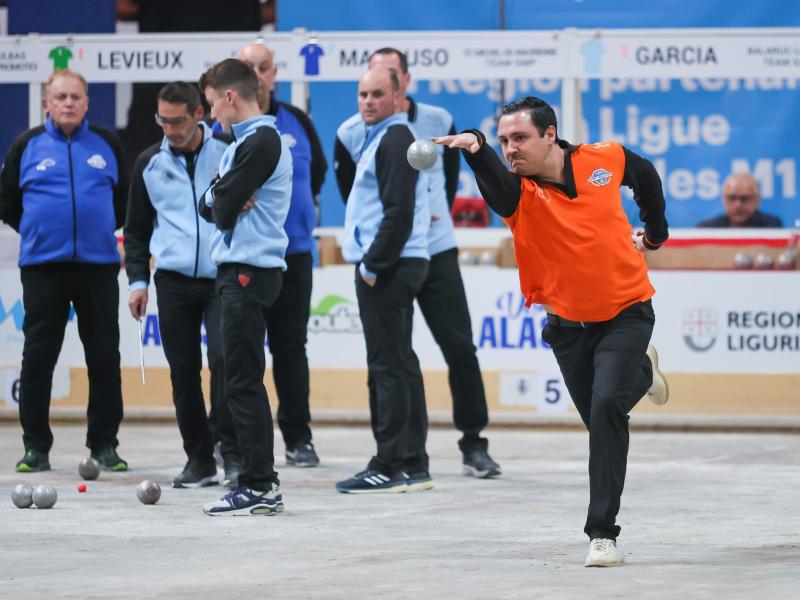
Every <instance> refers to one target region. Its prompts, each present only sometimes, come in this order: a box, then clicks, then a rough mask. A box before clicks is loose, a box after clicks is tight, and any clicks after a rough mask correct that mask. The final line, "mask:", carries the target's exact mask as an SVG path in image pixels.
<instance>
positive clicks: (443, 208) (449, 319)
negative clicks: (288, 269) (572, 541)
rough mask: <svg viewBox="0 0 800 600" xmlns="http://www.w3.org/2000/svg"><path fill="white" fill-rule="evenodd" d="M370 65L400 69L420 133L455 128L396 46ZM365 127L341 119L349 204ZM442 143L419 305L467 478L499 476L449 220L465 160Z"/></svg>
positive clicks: (341, 178) (343, 185) (405, 107)
mask: <svg viewBox="0 0 800 600" xmlns="http://www.w3.org/2000/svg"><path fill="white" fill-rule="evenodd" d="M369 65H370V67H386V68H388V69H393V70H394V71H395V72H396V73H397V77H398V81H399V83H400V106H399V107H398V108H399V110H400V111H402V112H405V113H406V114H407V115H408V121H409V123H410V124H411V126H412V127H413V128H414V131H415V132H416V134H417V135H418V136H419V137H420V138H422V139H426V140H429V139H431V138H432V137H433V136H441V135H446V134H454V133H456V130H455V125H454V123H453V117H452V115H450V113H449V112H447V111H446V110H445V109H443V108H440V107H438V106H432V105H430V104H424V103H422V102H416V101H415V100H414V99H413V98H411V97H410V96H407V95H406V90H407V89H408V84H409V83H410V82H411V74H410V73H409V72H408V59H407V58H406V55H405V54H404V53H402V52H400V51H399V50H397V49H396V48H380V49H378V50H376V51H375V52H374V53H373V54H372V56H371V57H370V60H369ZM366 131H367V127H366V124H365V123H364V121H363V119H362V118H361V115H360V114H358V113H357V114H355V115H353V116H352V117H351V118H349V119H348V120H347V121H345V122H344V123H342V125H341V126H340V127H339V130H338V131H337V132H336V146H335V148H334V159H335V164H336V183H337V184H338V185H339V192H340V193H341V195H342V198H343V199H344V200H345V202H346V201H347V197H348V196H349V195H350V190H351V189H352V187H353V179H354V177H355V173H356V163H358V160H359V158H360V156H361V152H362V148H363V147H364V138H365V137H366ZM437 148H438V152H439V154H440V158H439V159H438V160H437V162H436V164H435V165H434V166H433V167H431V168H430V169H428V170H427V171H426V173H427V174H428V176H429V177H430V178H431V187H430V204H431V228H430V231H429V233H428V250H429V251H430V254H431V262H430V268H429V269H428V276H427V278H426V279H425V283H424V284H423V286H422V289H421V290H420V292H419V295H418V296H417V302H418V303H419V307H420V310H422V315H423V317H425V322H426V323H427V324H428V328H429V329H430V330H431V334H433V339H434V340H436V343H437V344H438V345H439V347H440V348H441V350H442V354H443V355H444V358H445V361H446V362H447V368H448V380H449V382H450V393H451V395H452V397H453V422H454V423H455V426H456V428H457V429H458V430H459V431H461V432H462V434H463V435H462V436H461V439H460V440H459V441H458V447H459V449H460V450H461V453H462V457H463V458H462V462H463V471H464V473H465V474H466V475H471V476H474V477H479V478H483V479H485V478H489V477H497V476H498V475H500V465H498V464H497V463H496V462H495V461H494V460H492V458H491V457H490V456H489V451H488V448H489V441H488V440H487V439H486V438H483V437H481V435H480V432H481V431H482V430H483V429H484V428H485V427H486V425H487V424H488V423H489V411H488V410H487V406H486V393H485V391H484V388H483V378H482V377H481V368H480V365H479V364H478V357H477V355H476V350H475V344H474V342H473V339H472V321H471V319H470V316H469V306H468V305H467V296H466V292H465V291H464V282H463V281H462V279H461V270H460V268H459V266H458V247H457V246H456V239H455V235H454V233H453V219H452V218H451V217H450V206H451V205H452V204H453V199H454V198H455V195H456V189H457V188H458V171H459V161H460V160H461V157H460V156H459V154H458V151H457V150H455V149H451V148H446V147H445V148H443V149H442V147H441V146H437Z"/></svg>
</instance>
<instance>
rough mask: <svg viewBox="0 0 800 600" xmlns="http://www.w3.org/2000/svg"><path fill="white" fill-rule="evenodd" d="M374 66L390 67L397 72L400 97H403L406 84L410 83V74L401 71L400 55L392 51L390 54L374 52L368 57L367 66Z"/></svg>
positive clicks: (406, 87)
mask: <svg viewBox="0 0 800 600" xmlns="http://www.w3.org/2000/svg"><path fill="white" fill-rule="evenodd" d="M375 67H384V68H385V69H391V70H393V71H394V72H395V73H396V74H397V79H399V80H400V97H401V98H405V97H406V90H407V89H408V85H409V84H410V83H411V74H410V73H403V71H402V70H401V69H400V57H399V56H397V54H395V53H394V52H392V53H390V54H376V55H375V56H373V57H372V58H371V59H369V68H370V69H373V68H375Z"/></svg>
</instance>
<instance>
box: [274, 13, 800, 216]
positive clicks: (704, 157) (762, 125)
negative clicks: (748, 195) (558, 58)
mask: <svg viewBox="0 0 800 600" xmlns="http://www.w3.org/2000/svg"><path fill="white" fill-rule="evenodd" d="M398 4H399V3H394V2H391V3H365V2H360V1H354V0H342V1H339V2H335V3H330V2H304V3H296V2H282V3H280V4H279V7H278V20H277V28H278V30H280V31H290V30H292V29H293V28H295V27H305V28H306V29H309V30H319V31H323V30H331V31H334V30H356V31H362V30H369V29H377V30H413V29H421V30H453V29H467V30H469V29H496V28H497V29H499V28H507V29H562V28H566V27H579V28H593V27H606V28H616V27H637V28H642V27H796V26H800V3H796V2H790V3H787V2H783V1H781V0H766V1H764V2H759V3H753V2H748V3H740V4H737V6H736V9H735V10H733V9H732V8H731V6H730V4H729V3H727V2H725V1H723V0H699V1H697V2H689V1H679V0H668V1H665V2H658V3H654V2H641V1H638V0H620V1H610V0H606V1H602V0H551V1H548V2H544V1H539V0H507V1H505V2H501V1H500V0H461V1H458V2H455V1H453V0H408V1H405V2H403V3H402V4H401V7H402V8H401V9H397V8H396V7H397V6H398ZM412 58H413V57H412ZM412 62H413V61H412ZM411 73H412V76H413V73H414V71H413V64H412V66H411ZM535 76H536V74H535V73H531V77H532V78H531V79H528V80H512V81H505V82H501V81H483V80H454V81H432V82H417V83H418V85H417V87H416V89H415V90H414V91H413V95H414V97H415V98H417V99H418V100H420V101H423V102H429V103H432V104H437V105H440V106H444V107H445V108H447V109H448V110H450V112H451V113H453V115H454V116H455V119H456V124H457V126H460V127H464V128H466V127H475V126H476V125H480V128H481V129H482V130H483V131H484V132H485V133H486V134H487V135H488V136H489V138H490V139H493V138H494V135H495V130H494V115H495V114H496V113H497V110H498V108H499V107H500V106H501V105H502V103H503V101H504V99H505V100H508V99H513V98H515V97H518V96H523V95H528V94H531V95H536V96H540V97H541V98H543V99H545V100H546V101H548V102H550V103H552V104H554V105H555V106H556V108H558V104H559V102H560V83H559V82H558V81H556V80H542V79H536V78H535ZM797 85H798V81H797V80H790V81H783V80H766V79H765V80H741V79H738V80H736V79H734V80H726V79H714V80H711V79H707V80H697V79H684V80H664V81H656V82H643V81H631V80H612V81H607V82H604V83H600V82H597V81H594V82H591V83H587V84H586V86H585V93H584V97H583V113H584V117H585V118H586V125H587V129H588V133H589V141H598V140H600V139H612V138H613V139H617V140H619V141H621V142H623V143H624V144H626V145H627V146H628V147H630V148H631V149H632V150H634V151H635V152H638V153H641V154H643V155H644V156H647V157H648V158H650V159H652V160H653V161H654V162H655V164H656V166H657V167H658V168H659V171H660V172H661V174H662V178H663V179H664V188H665V193H666V195H667V201H668V205H667V206H668V209H667V217H668V219H669V221H670V223H671V224H672V225H673V226H682V227H690V226H693V225H695V224H696V223H697V222H698V221H700V220H701V219H704V218H706V217H708V216H711V215H713V214H717V213H720V212H721V203H720V201H719V194H720V187H721V184H722V182H723V180H724V178H725V176H726V175H727V174H728V173H729V172H730V171H731V170H733V169H736V170H749V171H753V172H755V174H756V175H757V176H758V178H759V180H760V181H761V184H762V192H763V196H764V202H763V204H762V209H763V210H766V211H768V212H772V213H774V214H778V215H779V216H781V217H782V219H783V221H784V225H787V226H788V225H789V224H791V223H793V222H794V220H795V219H796V218H798V217H800V208H798V196H797V162H798V146H797V144H796V141H795V140H796V139H797V137H798V134H800V102H797V100H796V97H797ZM281 93H282V95H283V97H288V90H286V91H282V92H281ZM311 109H312V113H313V117H314V122H315V124H316V126H317V128H318V129H319V133H320V137H321V139H322V140H323V144H324V146H325V150H326V152H328V154H329V158H331V157H330V155H331V154H332V151H333V140H334V139H335V133H336V128H337V127H338V125H339V124H340V123H341V122H342V121H343V120H344V119H345V118H347V117H348V116H349V115H350V114H352V113H353V112H355V110H356V86H355V85H354V84H338V83H337V84H334V83H316V84H312V85H311ZM331 164H332V161H331ZM460 194H461V195H466V196H476V195H478V192H477V188H476V186H475V183H474V179H473V178H472V177H471V175H470V174H469V170H468V169H467V168H466V166H464V169H463V172H462V181H461V186H460ZM321 207H322V224H323V225H339V224H341V222H342V220H343V217H344V208H343V204H342V202H341V199H340V198H339V194H338V191H337V189H336V183H335V181H334V178H333V176H332V175H330V174H329V176H328V179H327V181H326V183H325V187H324V188H323V192H322V199H321ZM626 210H627V211H628V213H629V215H630V217H631V220H635V215H636V213H637V208H636V206H635V204H634V202H633V200H632V199H631V198H627V199H626Z"/></svg>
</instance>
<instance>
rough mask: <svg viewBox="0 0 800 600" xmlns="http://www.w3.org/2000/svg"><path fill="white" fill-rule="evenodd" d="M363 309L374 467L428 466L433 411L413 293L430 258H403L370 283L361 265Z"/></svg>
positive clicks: (358, 291) (394, 469)
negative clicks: (415, 333)
mask: <svg viewBox="0 0 800 600" xmlns="http://www.w3.org/2000/svg"><path fill="white" fill-rule="evenodd" d="M355 274H356V297H357V298H358V312H359V315H360V316H361V325H362V327H363V329H364V339H365V341H366V345H367V368H368V373H369V375H368V385H369V386H370V394H369V398H370V416H371V420H372V432H373V434H374V436H375V441H376V442H377V454H376V455H375V456H374V457H372V459H371V460H370V463H369V467H370V468H372V469H375V470H378V471H380V472H382V473H385V474H387V475H394V474H395V473H398V472H400V471H408V472H412V473H413V472H420V471H427V470H428V454H427V453H426V451H425V441H426V439H427V435H428V413H427V409H426V407H425V389H424V387H423V383H422V372H421V371H420V368H419V360H418V359H417V355H416V354H415V353H414V350H413V348H412V347H411V331H412V325H413V319H414V298H415V297H416V296H417V294H418V293H419V290H420V288H421V287H422V284H423V282H424V281H425V277H426V276H427V274H428V261H427V260H423V259H416V258H401V259H400V260H399V261H398V262H397V264H396V265H395V266H394V267H393V268H392V269H390V270H389V271H385V272H383V273H381V274H380V275H379V276H378V280H377V283H376V284H375V285H374V286H373V287H370V286H368V285H367V284H366V283H364V281H363V280H362V279H361V275H360V274H359V272H358V267H356V271H355Z"/></svg>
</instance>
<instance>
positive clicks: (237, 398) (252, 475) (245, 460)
mask: <svg viewBox="0 0 800 600" xmlns="http://www.w3.org/2000/svg"><path fill="white" fill-rule="evenodd" d="M282 277H283V275H282V271H281V269H278V268H275V269H260V268H258V267H253V266H250V265H243V264H237V263H229V264H223V265H220V266H219V268H218V270H217V283H216V291H217V297H218V298H219V302H220V316H221V326H222V350H223V355H224V357H225V358H224V364H225V366H224V370H225V397H226V399H227V405H228V408H229V409H230V414H231V418H232V419H233V425H234V428H235V430H236V440H237V443H238V446H239V450H240V452H241V457H242V463H241V470H240V472H239V484H240V485H243V486H248V487H251V488H253V489H255V490H259V491H265V490H267V489H268V488H269V485H270V482H274V483H278V476H277V474H276V473H275V469H274V466H275V457H274V453H273V446H274V441H275V439H274V433H273V430H272V412H271V410H270V407H269V401H268V399H267V389H266V388H265V387H264V369H265V367H266V359H265V355H264V336H265V334H266V331H267V319H268V318H269V310H270V307H271V306H272V305H273V304H274V302H275V300H276V299H277V297H278V294H279V293H280V289H281V280H282Z"/></svg>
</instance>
